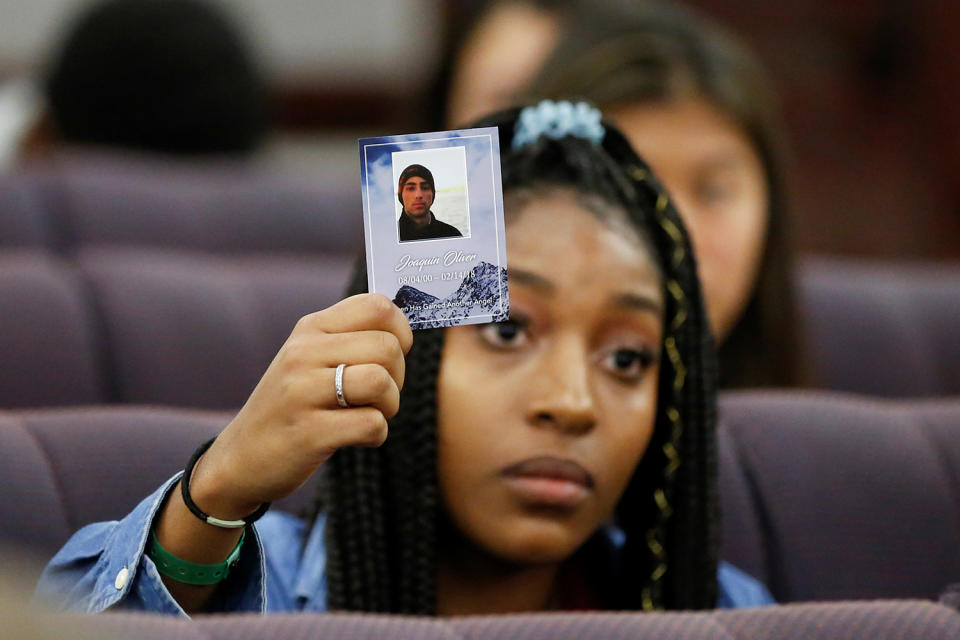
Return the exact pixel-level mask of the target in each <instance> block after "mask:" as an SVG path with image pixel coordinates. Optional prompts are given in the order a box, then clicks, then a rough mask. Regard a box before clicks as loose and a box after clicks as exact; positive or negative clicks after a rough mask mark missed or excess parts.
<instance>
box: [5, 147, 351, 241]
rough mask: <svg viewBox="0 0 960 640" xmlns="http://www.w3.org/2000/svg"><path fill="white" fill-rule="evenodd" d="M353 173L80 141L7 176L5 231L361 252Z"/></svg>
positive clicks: (27, 237) (37, 237)
mask: <svg viewBox="0 0 960 640" xmlns="http://www.w3.org/2000/svg"><path fill="white" fill-rule="evenodd" d="M319 171H320V170H318V172H319ZM350 176H351V174H350V173H349V172H348V171H342V172H341V173H340V175H332V174H330V173H329V169H328V170H327V173H324V174H323V175H318V176H316V178H304V177H299V176H297V175H292V174H290V173H289V172H287V173H283V172H280V171H278V170H275V169H271V168H269V167H267V166H265V165H262V164H258V163H243V162H227V161H221V162H211V161H209V160H203V161H199V160H197V161H190V160H173V159H168V158H162V157H150V156H145V155H140V154H133V153H122V152H106V151H99V152H93V151H78V150H73V151H69V152H62V153H60V154H58V155H57V156H55V157H53V158H51V159H50V161H49V162H48V163H46V164H42V165H37V166H35V167H33V168H31V169H29V170H24V171H22V172H20V173H19V174H17V175H16V176H14V177H13V178H12V179H11V180H6V181H0V236H2V235H3V233H4V228H5V227H9V228H10V229H11V232H13V231H16V232H17V234H18V235H17V237H18V238H19V240H18V241H17V242H16V243H14V242H13V240H10V241H8V242H7V243H8V244H18V245H23V244H24V243H29V245H30V246H36V245H37V243H43V244H44V245H45V246H54V247H58V248H61V249H72V248H74V247H82V246H86V245H99V244H116V245H126V246H141V247H157V248H163V247H166V248H179V249H195V250H203V251H211V252H218V253H251V252H255V253H264V252H266V253H298V254H305V255H317V254H323V253H349V254H355V253H359V252H360V251H361V249H362V247H363V215H362V207H361V199H360V194H359V192H358V190H357V188H356V187H355V186H354V182H351V181H350ZM347 185H349V186H347ZM8 187H9V188H8ZM8 200H9V201H10V202H11V205H10V206H9V207H8V209H9V212H8V213H5V212H4V211H3V209H4V202H5V201H8ZM3 244H4V241H0V246H2V245H3Z"/></svg>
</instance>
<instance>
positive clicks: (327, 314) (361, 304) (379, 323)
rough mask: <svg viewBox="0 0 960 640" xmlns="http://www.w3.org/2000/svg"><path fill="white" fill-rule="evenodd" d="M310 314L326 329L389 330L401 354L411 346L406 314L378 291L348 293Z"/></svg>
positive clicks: (410, 332) (331, 330)
mask: <svg viewBox="0 0 960 640" xmlns="http://www.w3.org/2000/svg"><path fill="white" fill-rule="evenodd" d="M310 318H311V320H312V323H314V324H315V326H316V327H317V328H319V329H320V330H322V331H324V332H326V333H349V332H351V331H371V330H373V331H389V332H390V333H392V334H393V335H395V336H396V337H397V340H398V341H399V342H400V347H401V348H402V349H403V353H404V354H406V353H408V352H409V351H410V347H412V346H413V331H412V330H411V329H410V322H409V321H408V320H407V317H406V316H405V315H404V314H403V311H401V310H400V308H399V307H398V306H397V305H395V304H393V301H391V300H390V298H388V297H386V296H384V295H381V294H379V293H361V294H359V295H355V296H350V297H349V298H345V299H343V300H341V301H340V302H338V303H337V304H335V305H333V306H332V307H327V308H326V309H324V310H322V311H318V312H316V313H314V314H312V316H310Z"/></svg>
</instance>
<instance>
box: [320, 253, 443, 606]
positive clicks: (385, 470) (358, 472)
mask: <svg viewBox="0 0 960 640" xmlns="http://www.w3.org/2000/svg"><path fill="white" fill-rule="evenodd" d="M365 289H366V271H365V269H363V267H362V264H360V265H358V268H357V269H356V272H355V274H354V277H353V280H352V282H351V285H350V292H351V293H360V292H363V291H364V290H365ZM442 347H443V332H442V331H441V330H430V331H418V332H417V334H416V336H415V339H414V346H413V348H412V349H411V350H410V353H409V354H408V355H407V359H406V361H407V369H406V370H407V375H406V382H405V384H404V388H403V392H402V393H403V395H402V400H401V404H400V411H399V412H398V413H397V415H396V416H394V417H393V419H391V420H390V424H389V430H390V432H389V436H388V438H387V442H386V443H385V444H384V445H383V446H382V447H380V448H379V449H343V450H341V451H338V452H337V453H336V454H334V456H333V457H332V458H331V460H330V461H329V463H328V466H329V467H330V475H329V482H328V483H327V486H326V494H327V495H328V496H329V498H328V500H327V501H326V508H327V510H328V524H327V534H326V537H327V539H326V544H327V554H328V560H327V563H328V567H329V569H328V574H327V582H328V603H329V606H330V608H331V609H344V610H356V611H383V612H387V611H388V612H394V613H409V614H420V615H429V614H432V613H434V612H435V610H436V593H435V576H436V546H437V545H436V523H437V518H438V513H439V511H438V509H439V504H440V500H439V489H438V483H437V478H436V468H437V462H436V460H437V453H436V451H437V445H436V429H435V427H434V425H436V379H437V375H438V369H439V365H440V351H441V349H442Z"/></svg>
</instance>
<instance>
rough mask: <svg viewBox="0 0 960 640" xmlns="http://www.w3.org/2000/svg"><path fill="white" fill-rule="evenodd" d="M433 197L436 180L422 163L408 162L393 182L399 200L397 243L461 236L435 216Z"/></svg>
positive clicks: (455, 229)
mask: <svg viewBox="0 0 960 640" xmlns="http://www.w3.org/2000/svg"><path fill="white" fill-rule="evenodd" d="M464 177H466V176H464ZM436 197H437V189H436V183H435V182H434V179H433V172H432V171H430V169H428V168H427V167H425V166H423V165H422V164H411V165H410V166H408V167H407V168H405V169H404V170H403V171H402V172H401V173H400V179H399V183H398V184H397V200H398V201H399V202H400V220H399V221H398V222H397V233H398V235H399V237H400V242H412V241H414V240H430V239H433V238H453V237H462V236H463V234H462V233H460V230H459V229H457V228H456V227H454V226H453V225H451V224H447V223H446V222H443V221H442V220H438V219H437V216H436V214H435V213H434V212H433V211H432V207H433V204H434V202H435V201H436Z"/></svg>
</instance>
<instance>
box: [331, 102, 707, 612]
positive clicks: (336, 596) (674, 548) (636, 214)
mask: <svg viewBox="0 0 960 640" xmlns="http://www.w3.org/2000/svg"><path fill="white" fill-rule="evenodd" d="M515 119H516V111H513V112H508V113H506V114H501V115H499V116H495V117H494V118H491V119H489V120H488V121H487V122H485V123H481V125H480V126H484V125H486V126H493V125H496V126H499V127H500V133H501V140H511V139H512V126H513V122H514V121H515ZM501 160H502V164H503V176H504V192H505V193H507V192H511V191H512V192H513V193H520V192H522V191H523V190H524V189H528V188H531V187H536V186H537V185H539V186H545V187H561V186H566V187H572V188H574V189H577V190H579V191H581V192H583V193H585V194H589V195H596V196H600V198H601V199H603V200H605V201H607V202H609V203H612V204H615V205H619V206H620V207H621V208H623V209H624V210H625V211H626V212H627V215H628V217H629V219H630V221H631V223H632V224H633V225H634V226H635V227H636V228H637V229H638V230H640V231H641V232H642V233H641V235H645V236H646V237H648V238H649V240H650V242H651V244H652V245H653V248H654V250H655V252H656V254H657V256H658V258H659V259H658V262H659V264H660V268H661V272H662V275H663V280H664V294H665V295H664V297H665V301H666V314H665V324H664V343H663V355H662V357H661V366H660V378H659V392H658V403H657V416H656V423H655V428H654V433H653V436H652V438H651V441H650V444H649V447H648V449H647V452H646V454H645V455H644V457H643V459H642V460H641V462H640V464H639V465H638V468H637V470H636V471H635V473H634V476H633V478H632V479H631V481H630V483H629V484H628V487H627V489H626V491H625V493H624V495H623V497H622V498H621V500H620V503H619V505H618V507H617V513H616V516H617V522H618V524H619V525H620V527H621V528H622V529H623V531H624V533H625V534H626V543H625V546H624V548H623V550H622V557H621V558H620V562H619V565H620V567H621V574H620V575H619V576H616V577H615V579H614V583H615V588H614V589H613V590H612V591H611V593H610V594H609V595H608V598H607V601H606V602H604V604H605V606H607V607H616V608H627V609H653V610H656V609H702V608H710V607H713V606H715V603H716V592H717V584H716V570H717V530H718V517H717V496H716V440H715V439H716V435H715V406H716V400H715V393H716V364H715V360H714V355H713V353H714V352H713V344H712V339H711V337H710V333H709V330H708V326H707V322H706V314H705V309H704V305H703V301H702V296H701V292H700V286H699V281H698V279H697V272H696V263H695V261H694V258H693V253H692V250H691V248H690V243H689V240H688V238H687V236H686V233H685V231H684V228H683V225H682V223H681V221H680V218H679V216H678V215H677V212H676V210H675V208H674V207H673V205H672V203H671V202H670V200H669V197H668V196H667V194H666V192H665V190H664V189H663V187H662V186H661V185H660V183H659V182H658V181H657V180H656V178H655V177H654V176H653V175H652V174H651V173H650V170H649V168H648V167H647V166H646V164H644V163H643V161H642V160H640V159H639V158H638V157H637V156H636V153H635V152H634V151H633V150H632V149H631V147H630V146H629V144H628V143H627V142H626V140H625V139H624V138H623V136H622V135H621V134H620V133H619V132H617V131H616V130H615V129H613V128H611V127H609V126H608V127H607V135H606V137H605V139H604V141H603V150H602V151H601V150H598V149H597V148H596V147H595V146H593V145H592V144H590V143H588V142H586V141H584V140H579V139H572V138H564V139H561V140H540V141H538V142H537V143H535V144H534V145H532V146H531V147H529V148H526V149H524V150H522V151H521V152H514V153H506V154H505V155H504V157H502V158H501ZM365 290H366V273H365V270H364V269H363V268H362V264H361V265H360V266H359V268H358V269H357V271H356V273H355V275H354V278H353V282H352V283H351V286H350V293H360V292H363V291H365ZM443 335H444V334H443V330H429V331H418V332H417V333H416V334H415V337H414V346H413V348H412V349H411V351H410V353H409V354H408V356H407V375H406V383H405V385H404V388H403V391H402V392H401V402H400V411H399V413H398V414H397V415H396V416H395V417H394V418H393V419H392V420H391V421H390V434H389V437H388V438H387V442H386V443H385V444H384V445H383V446H382V447H381V448H379V449H345V450H342V451H339V452H337V453H336V454H335V455H334V456H333V458H332V459H331V460H330V462H329V463H328V466H329V467H330V469H329V472H328V482H327V483H325V485H324V494H323V496H324V498H323V501H322V503H323V508H325V509H326V510H327V512H328V524H327V539H326V544H327V554H328V573H327V583H328V604H329V606H330V608H331V609H350V610H359V611H390V612H395V613H409V614H421V615H425V614H427V615H428V614H433V613H435V612H436V575H437V547H438V544H437V543H438V523H439V520H440V509H441V506H440V505H441V500H440V497H439V495H440V494H439V487H438V479H437V435H436V413H437V411H436V409H437V407H436V381H437V376H438V373H439V364H440V356H441V351H442V348H443Z"/></svg>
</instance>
